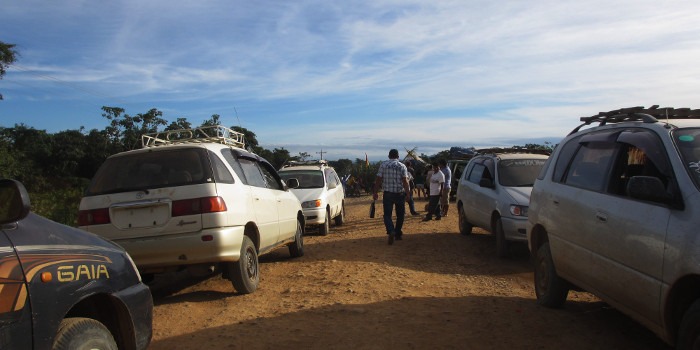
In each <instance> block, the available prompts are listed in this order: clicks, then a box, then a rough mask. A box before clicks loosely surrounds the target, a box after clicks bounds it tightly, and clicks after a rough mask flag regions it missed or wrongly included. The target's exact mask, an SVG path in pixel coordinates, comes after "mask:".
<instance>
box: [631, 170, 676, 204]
mask: <svg viewBox="0 0 700 350" xmlns="http://www.w3.org/2000/svg"><path fill="white" fill-rule="evenodd" d="M627 195H628V196H630V197H632V198H635V199H641V200H645V201H652V202H659V203H668V202H669V201H670V200H671V199H672V198H671V196H670V195H669V194H668V193H666V186H664V184H663V182H661V179H659V178H658V177H654V176H632V177H631V178H630V180H629V182H628V183H627Z"/></svg>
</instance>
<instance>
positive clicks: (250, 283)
mask: <svg viewBox="0 0 700 350" xmlns="http://www.w3.org/2000/svg"><path fill="white" fill-rule="evenodd" d="M231 265H232V269H231V272H230V276H229V277H230V278H231V283H232V284H233V288H236V291H237V292H238V293H240V294H250V293H253V292H255V290H256V289H258V283H259V282H260V266H259V262H258V251H257V250H255V245H253V241H251V240H250V238H249V237H248V236H243V243H242V244H241V257H240V258H239V259H238V261H236V262H234V263H231Z"/></svg>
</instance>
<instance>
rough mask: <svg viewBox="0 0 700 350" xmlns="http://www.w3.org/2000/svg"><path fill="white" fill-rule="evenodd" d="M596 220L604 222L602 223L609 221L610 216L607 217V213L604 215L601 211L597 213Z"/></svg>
mask: <svg viewBox="0 0 700 350" xmlns="http://www.w3.org/2000/svg"><path fill="white" fill-rule="evenodd" d="M595 218H596V219H598V221H602V222H607V221H608V216H607V215H605V213H602V212H599V211H598V212H596V213H595Z"/></svg>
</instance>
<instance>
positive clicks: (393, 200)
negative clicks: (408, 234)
mask: <svg viewBox="0 0 700 350" xmlns="http://www.w3.org/2000/svg"><path fill="white" fill-rule="evenodd" d="M380 188H382V190H383V193H384V194H383V198H382V204H383V207H384V226H385V227H386V234H387V235H389V244H394V239H396V240H401V239H403V238H402V236H403V231H401V228H402V227H403V221H404V217H405V215H406V206H405V204H404V203H405V202H406V199H407V198H408V196H407V194H408V192H409V191H410V188H409V184H408V169H407V168H406V166H405V165H404V164H403V163H401V162H400V161H399V151H398V150H396V149H392V150H391V151H389V160H388V161H385V162H383V163H382V164H381V165H380V166H379V171H378V172H377V180H376V181H375V182H374V191H373V195H372V198H374V200H377V198H378V197H379V195H378V194H377V192H379V189H380ZM394 207H396V225H394V222H393V221H392V219H391V214H392V211H393V209H394Z"/></svg>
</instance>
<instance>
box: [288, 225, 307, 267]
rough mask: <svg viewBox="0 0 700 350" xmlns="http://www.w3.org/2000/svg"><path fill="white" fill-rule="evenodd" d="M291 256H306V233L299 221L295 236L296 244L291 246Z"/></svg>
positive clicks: (293, 243)
mask: <svg viewBox="0 0 700 350" xmlns="http://www.w3.org/2000/svg"><path fill="white" fill-rule="evenodd" d="M289 255H291V256H292V258H298V257H300V256H304V231H303V230H302V229H301V222H299V221H297V233H296V234H295V235H294V242H292V244H290V245H289Z"/></svg>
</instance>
